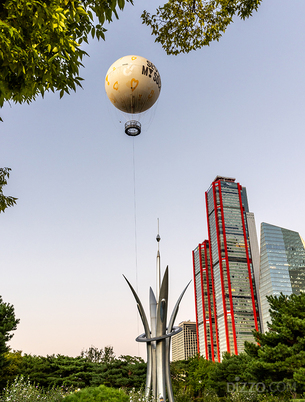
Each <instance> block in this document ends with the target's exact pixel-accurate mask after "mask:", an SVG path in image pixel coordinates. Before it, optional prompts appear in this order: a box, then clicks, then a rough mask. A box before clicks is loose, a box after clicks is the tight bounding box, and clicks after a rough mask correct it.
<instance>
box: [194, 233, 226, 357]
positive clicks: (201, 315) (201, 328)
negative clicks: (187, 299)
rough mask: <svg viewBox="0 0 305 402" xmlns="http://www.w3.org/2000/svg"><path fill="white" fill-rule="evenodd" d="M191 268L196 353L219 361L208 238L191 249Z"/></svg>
mask: <svg viewBox="0 0 305 402" xmlns="http://www.w3.org/2000/svg"><path fill="white" fill-rule="evenodd" d="M193 269H194V288H195V307H196V323H197V345H198V353H199V354H200V355H202V356H204V357H205V358H206V359H207V360H212V361H220V356H219V348H218V338H217V324H216V321H215V292H214V283H213V273H212V270H211V264H210V246H209V242H208V240H205V241H204V242H203V243H201V244H199V245H198V247H196V249H195V250H194V251H193Z"/></svg>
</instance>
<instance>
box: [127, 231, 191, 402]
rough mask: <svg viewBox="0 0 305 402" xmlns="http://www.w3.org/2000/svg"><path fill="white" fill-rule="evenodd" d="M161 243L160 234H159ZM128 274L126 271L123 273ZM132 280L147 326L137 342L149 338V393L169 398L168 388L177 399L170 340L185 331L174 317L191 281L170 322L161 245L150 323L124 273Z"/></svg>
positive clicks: (152, 294)
mask: <svg viewBox="0 0 305 402" xmlns="http://www.w3.org/2000/svg"><path fill="white" fill-rule="evenodd" d="M157 241H158V243H159V241H160V236H159V235H158V236H157ZM123 276H124V275H123ZM124 278H125V280H126V282H127V283H128V285H129V287H130V289H131V291H132V293H133V295H134V298H135V299H136V302H137V307H138V310H139V313H140V317H141V320H142V323H143V326H144V331H145V332H144V333H143V334H141V335H139V336H138V337H137V338H136V341H137V342H146V345H147V374H146V386H145V396H146V398H148V397H149V395H150V392H151V390H152V394H153V397H154V399H155V400H156V401H159V402H161V401H165V398H166V391H167V396H168V400H169V402H174V401H175V400H174V395H173V389H172V383H171V377H170V341H171V337H172V336H173V335H175V334H178V333H179V332H180V331H182V328H181V327H174V321H175V319H176V316H177V313H178V309H179V305H180V302H181V299H182V297H183V295H184V293H185V291H186V289H187V288H188V286H189V284H190V282H189V283H188V284H187V286H186V287H185V289H184V290H183V292H182V293H181V295H180V297H179V299H178V300H177V303H176V305H175V307H174V309H173V312H172V315H171V317H170V320H169V323H168V326H166V321H167V309H168V267H166V270H165V273H164V276H163V280H162V284H161V286H160V287H159V286H158V285H159V284H158V278H159V279H160V253H159V249H158V254H157V290H158V289H159V292H158V294H157V297H158V300H157V299H156V296H155V294H154V292H153V290H152V288H150V292H149V305H150V323H151V327H149V324H148V320H147V317H146V314H145V311H144V308H143V306H142V303H141V301H140V299H139V297H138V295H137V293H136V291H135V290H134V288H133V287H132V285H131V284H130V282H129V281H128V280H127V278H126V277H125V276H124Z"/></svg>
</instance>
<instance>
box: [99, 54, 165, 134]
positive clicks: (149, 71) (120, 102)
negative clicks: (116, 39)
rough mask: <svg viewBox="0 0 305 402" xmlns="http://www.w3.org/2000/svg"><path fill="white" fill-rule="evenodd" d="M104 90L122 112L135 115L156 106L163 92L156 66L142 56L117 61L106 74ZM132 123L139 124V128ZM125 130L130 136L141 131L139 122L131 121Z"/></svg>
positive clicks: (132, 56) (125, 57) (127, 57)
mask: <svg viewBox="0 0 305 402" xmlns="http://www.w3.org/2000/svg"><path fill="white" fill-rule="evenodd" d="M105 90H106V93H107V96H108V98H109V100H110V101H111V102H112V104H113V105H114V106H115V107H116V108H117V109H119V110H120V111H122V112H125V113H131V114H132V115H136V114H139V113H142V112H145V111H146V110H148V109H149V108H151V107H152V106H153V104H154V103H155V102H156V100H157V99H158V97H159V94H160V91H161V78H160V74H159V71H158V70H157V68H156V66H155V65H154V64H153V63H151V62H150V61H149V60H147V59H145V58H144V57H141V56H134V55H131V56H124V57H121V58H120V59H118V60H117V61H116V62H114V63H113V64H112V65H111V66H110V68H109V70H108V71H107V74H106V78H105ZM132 122H136V123H138V125H136V124H133V123H132ZM128 123H129V126H130V125H131V126H132V125H135V126H137V127H133V128H134V130H133V129H132V127H131V128H130V129H129V128H128V127H127V128H126V125H128V124H127V123H126V124H125V132H126V134H128V135H138V134H140V132H141V125H140V123H139V122H137V121H135V120H132V121H131V122H128Z"/></svg>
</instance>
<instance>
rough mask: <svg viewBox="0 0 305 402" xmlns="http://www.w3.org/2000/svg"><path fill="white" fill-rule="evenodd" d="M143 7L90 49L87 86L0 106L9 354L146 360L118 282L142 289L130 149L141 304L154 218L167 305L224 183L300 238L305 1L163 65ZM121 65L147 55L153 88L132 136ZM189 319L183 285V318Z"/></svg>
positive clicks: (265, 8)
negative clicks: (13, 202) (113, 80)
mask: <svg viewBox="0 0 305 402" xmlns="http://www.w3.org/2000/svg"><path fill="white" fill-rule="evenodd" d="M151 3H152V2H150V1H147V0H145V1H143V0H142V1H139V0H138V1H137V0H135V6H134V7H132V6H131V5H127V6H126V9H125V10H124V11H123V12H122V13H120V20H119V21H115V22H113V23H112V24H110V25H109V27H108V28H109V29H108V33H107V36H106V41H105V42H97V41H94V40H91V41H90V44H89V46H87V47H86V50H87V51H88V53H89V54H90V58H86V59H85V60H84V64H85V69H83V70H82V72H81V76H82V77H83V78H85V81H84V84H83V87H84V90H81V89H80V90H78V91H77V93H73V94H71V95H70V96H64V98H63V99H61V100H59V95H58V94H52V93H51V94H47V95H46V96H45V99H38V100H37V101H36V102H33V103H32V104H31V105H29V106H28V105H22V106H20V105H11V107H10V106H9V105H6V106H5V107H4V108H3V110H2V111H1V115H2V117H3V119H4V123H2V124H1V126H0V130H1V131H0V135H1V149H0V161H1V162H0V165H1V166H9V167H11V168H12V173H11V178H10V180H9V185H8V186H7V187H6V189H5V193H6V194H8V195H13V196H16V197H18V198H19V200H18V204H17V206H15V207H14V208H11V209H9V210H7V212H6V213H5V214H2V215H1V216H0V219H1V226H0V227H1V230H0V244H1V282H0V283H1V290H0V294H1V295H2V296H3V299H4V300H5V301H7V302H10V303H12V304H14V306H15V309H16V314H17V316H18V317H19V318H20V319H21V322H20V325H19V326H18V330H17V331H16V333H15V336H14V338H13V340H12V341H11V345H12V348H14V349H18V350H22V351H24V352H26V353H32V354H40V355H46V354H53V353H55V354H57V353H61V354H67V355H71V356H75V355H78V354H79V353H80V351H81V350H82V349H83V348H88V347H89V346H90V345H95V346H97V347H100V348H101V347H104V346H106V345H112V346H113V347H114V351H115V353H116V354H117V355H120V354H131V355H137V354H138V353H140V355H141V356H143V357H145V346H143V345H140V346H138V345H137V344H136V342H135V341H134V339H135V338H136V336H137V335H138V334H139V333H142V332H143V330H142V327H141V325H140V322H139V320H138V319H137V310H136V306H135V302H134V300H133V298H132V295H131V292H130V290H129V288H128V287H127V284H126V283H125V282H124V279H123V277H122V274H124V275H125V276H126V277H127V278H128V279H129V280H130V281H131V283H132V284H134V285H135V286H136V263H135V261H136V257H135V236H134V234H135V227H134V221H135V219H134V187H133V157H132V152H133V151H132V150H133V145H134V147H135V162H136V206H137V216H136V220H137V250H138V254H137V271H138V288H139V295H140V298H141V299H142V301H143V304H144V305H145V306H146V308H147V307H148V289H149V286H153V287H155V258H156V247H157V246H156V241H155V236H156V234H157V233H156V232H157V218H159V219H160V235H161V239H162V240H161V244H160V246H161V259H162V267H163V268H164V267H165V265H167V264H168V265H169V268H170V301H171V306H173V305H174V303H175V302H176V299H177V298H178V296H179V294H180V292H181V291H182V289H183V288H184V286H185V285H186V283H187V282H188V281H189V280H190V279H192V275H193V274H192V249H194V248H195V247H196V246H197V245H198V243H199V242H201V241H203V240H204V239H205V238H207V227H206V214H205V204H204V192H205V191H206V190H207V188H208V187H209V185H210V183H211V182H212V180H213V179H214V178H215V176H216V175H218V174H220V175H226V176H231V177H236V179H237V181H239V182H240V183H241V184H242V185H244V186H246V187H247V192H248V198H249V206H250V210H251V211H252V212H254V213H255V217H256V223H257V227H258V231H259V224H260V222H262V221H266V222H268V223H271V224H274V225H278V226H282V227H286V228H289V229H291V230H296V231H298V232H300V234H301V236H303V237H304V236H305V220H304V207H303V203H304V199H305V186H304V168H303V165H304V149H305V140H304V123H305V117H304V116H305V115H304V109H305V69H304V65H305V52H304V47H305V46H304V45H305V33H304V31H305V29H304V28H305V26H304V25H305V23H304V14H305V3H304V2H303V1H301V0H290V1H288V0H286V1H283V0H269V1H267V0H265V1H264V2H263V4H262V5H261V7H260V8H259V11H258V12H257V13H255V14H254V15H253V17H252V18H251V19H250V20H247V21H240V20H236V21H235V23H234V24H232V25H231V26H230V27H229V28H228V30H227V32H226V33H225V35H224V36H223V38H222V39H221V40H220V41H219V42H216V43H213V44H212V45H211V46H210V47H206V48H203V49H201V50H198V51H196V52H193V53H190V54H188V55H179V56H167V55H166V54H165V52H164V51H163V50H162V48H161V46H160V45H158V44H155V43H154V38H153V37H151V35H150V31H149V29H148V28H146V27H145V26H143V25H142V24H141V22H140V18H139V17H140V14H141V12H142V10H143V9H144V8H145V7H146V8H148V10H150V11H153V8H152V6H151ZM128 54H136V55H141V56H144V57H146V58H148V59H149V60H151V61H152V62H153V63H154V64H155V65H156V66H157V68H158V69H159V72H160V74H161V78H162V90H161V95H160V98H159V101H158V104H157V106H156V107H155V108H154V111H153V113H152V117H153V119H152V122H151V124H150V125H149V127H147V128H146V130H145V129H144V132H143V134H141V135H140V136H139V137H137V138H134V139H132V138H129V137H127V136H126V135H125V134H124V133H123V127H121V125H120V124H119V123H118V117H117V114H116V113H114V111H113V110H112V106H111V104H110V102H109V101H108V99H107V97H106V94H105V91H104V78H105V74H106V72H107V69H108V68H109V66H110V65H111V64H112V63H113V62H114V61H115V60H117V59H118V58H119V57H121V56H124V55H128ZM133 142H134V144H133ZM194 318H195V311H194V292H193V284H192V285H191V287H190V289H189V290H188V291H187V293H186V295H185V298H184V300H183V301H182V304H181V309H180V312H179V315H178V319H177V323H178V322H180V321H182V320H187V319H194Z"/></svg>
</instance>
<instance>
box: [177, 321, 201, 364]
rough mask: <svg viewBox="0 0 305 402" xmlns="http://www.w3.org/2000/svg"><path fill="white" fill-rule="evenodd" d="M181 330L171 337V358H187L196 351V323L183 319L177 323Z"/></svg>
mask: <svg viewBox="0 0 305 402" xmlns="http://www.w3.org/2000/svg"><path fill="white" fill-rule="evenodd" d="M179 327H181V328H182V331H181V332H179V334H177V335H174V336H173V337H172V360H173V361H177V360H187V359H188V358H189V357H192V356H195V355H196V354H197V353H198V352H197V335H196V323H195V322H191V321H183V322H181V323H180V324H179Z"/></svg>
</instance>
